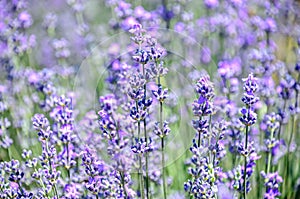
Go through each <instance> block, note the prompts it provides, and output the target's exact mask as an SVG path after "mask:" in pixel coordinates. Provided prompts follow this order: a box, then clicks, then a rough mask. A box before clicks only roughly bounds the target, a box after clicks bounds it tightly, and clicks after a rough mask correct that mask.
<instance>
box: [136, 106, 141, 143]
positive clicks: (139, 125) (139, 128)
mask: <svg viewBox="0 0 300 199" xmlns="http://www.w3.org/2000/svg"><path fill="white" fill-rule="evenodd" d="M135 107H136V111H137V112H139V105H138V102H137V101H135ZM140 134H141V121H140V120H138V139H140Z"/></svg>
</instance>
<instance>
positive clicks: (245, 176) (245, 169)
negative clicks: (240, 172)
mask: <svg viewBox="0 0 300 199" xmlns="http://www.w3.org/2000/svg"><path fill="white" fill-rule="evenodd" d="M248 114H249V112H248ZM248 131H249V126H246V136H245V150H247V149H248ZM244 162H245V164H244V193H243V194H244V199H246V198H247V187H246V185H247V183H246V181H247V155H246V154H245V158H244Z"/></svg>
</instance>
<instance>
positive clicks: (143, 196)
mask: <svg viewBox="0 0 300 199" xmlns="http://www.w3.org/2000/svg"><path fill="white" fill-rule="evenodd" d="M139 165H140V171H139V173H140V183H141V184H140V187H141V196H142V199H144V198H145V190H144V187H145V186H144V176H143V167H142V157H141V155H139Z"/></svg>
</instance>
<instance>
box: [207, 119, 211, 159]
mask: <svg viewBox="0 0 300 199" xmlns="http://www.w3.org/2000/svg"><path fill="white" fill-rule="evenodd" d="M211 117H212V116H211V114H210V115H209V126H208V130H209V139H208V147H210V144H211V137H212V130H211ZM211 155H212V154H211V152H210V153H209V162H210V163H211V162H212V157H211Z"/></svg>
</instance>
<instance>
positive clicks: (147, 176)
mask: <svg viewBox="0 0 300 199" xmlns="http://www.w3.org/2000/svg"><path fill="white" fill-rule="evenodd" d="M142 66H143V76H144V77H145V64H142ZM146 94H147V85H146V83H145V85H144V99H145V101H146ZM144 136H145V142H146V146H148V136H147V121H146V118H145V119H144ZM145 159H146V162H145V164H146V196H147V198H148V199H149V198H150V197H149V172H148V153H145Z"/></svg>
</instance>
